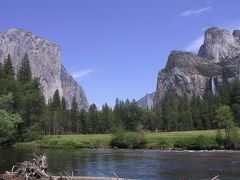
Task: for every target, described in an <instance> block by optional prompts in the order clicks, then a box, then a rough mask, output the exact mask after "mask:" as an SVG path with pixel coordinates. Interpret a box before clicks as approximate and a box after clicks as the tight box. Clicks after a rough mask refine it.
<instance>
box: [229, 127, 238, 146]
mask: <svg viewBox="0 0 240 180" xmlns="http://www.w3.org/2000/svg"><path fill="white" fill-rule="evenodd" d="M230 136H231V139H232V143H233V146H234V147H233V148H234V149H240V132H239V130H238V128H232V129H231V131H230Z"/></svg>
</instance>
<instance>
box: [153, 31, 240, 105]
mask: <svg viewBox="0 0 240 180" xmlns="http://www.w3.org/2000/svg"><path fill="white" fill-rule="evenodd" d="M239 54H240V31H239V30H235V31H234V32H233V34H231V33H230V32H229V31H227V30H224V29H219V28H209V29H207V30H206V32H205V39H204V44H203V45H202V46H201V47H200V50H199V53H198V55H195V54H193V53H190V52H181V51H172V52H171V53H170V55H169V57H168V62H167V65H166V67H165V68H164V69H162V70H161V71H160V72H159V73H158V80H157V88H156V94H155V97H154V100H153V102H154V104H156V103H157V102H159V101H161V99H162V98H163V97H164V95H165V94H166V92H167V91H168V90H169V89H171V90H174V91H175V92H176V94H177V95H178V96H182V95H183V94H186V95H187V96H188V97H192V96H193V95H196V96H200V97H204V95H205V94H206V93H207V92H209V91H212V93H213V94H217V93H218V90H219V87H220V86H221V85H223V84H224V83H230V82H232V81H233V80H234V79H236V78H240V56H239Z"/></svg>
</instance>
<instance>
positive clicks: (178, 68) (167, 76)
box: [155, 51, 208, 99]
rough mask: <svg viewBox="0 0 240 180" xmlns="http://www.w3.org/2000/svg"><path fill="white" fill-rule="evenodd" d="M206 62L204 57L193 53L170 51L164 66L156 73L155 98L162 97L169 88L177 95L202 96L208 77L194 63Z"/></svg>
mask: <svg viewBox="0 0 240 180" xmlns="http://www.w3.org/2000/svg"><path fill="white" fill-rule="evenodd" d="M206 62H207V61H206V59H203V58H201V57H198V56H196V55H194V54H193V53H189V52H181V51H172V52H171V53H170V55H169V57H168V63H167V66H166V68H165V69H163V70H161V71H160V72H159V74H158V81H157V90H156V95H155V99H162V98H163V96H164V95H165V94H166V92H167V91H168V90H169V89H173V90H174V91H175V92H176V94H177V95H179V96H182V95H183V94H186V95H188V96H189V97H191V96H193V95H194V94H196V95H200V96H203V95H204V92H205V86H206V82H207V80H208V79H207V78H206V77H205V76H203V75H202V74H201V73H200V72H199V71H198V69H197V66H196V65H197V64H200V63H201V64H204V63H206Z"/></svg>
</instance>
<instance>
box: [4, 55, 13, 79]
mask: <svg viewBox="0 0 240 180" xmlns="http://www.w3.org/2000/svg"><path fill="white" fill-rule="evenodd" d="M14 76H15V74H14V69H13V65H12V59H11V56H10V54H8V56H7V58H6V59H5V60H4V63H3V77H4V78H9V79H14Z"/></svg>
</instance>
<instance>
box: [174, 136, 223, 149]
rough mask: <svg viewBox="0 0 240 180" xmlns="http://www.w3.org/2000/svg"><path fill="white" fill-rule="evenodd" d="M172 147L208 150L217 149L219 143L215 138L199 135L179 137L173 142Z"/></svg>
mask: <svg viewBox="0 0 240 180" xmlns="http://www.w3.org/2000/svg"><path fill="white" fill-rule="evenodd" d="M174 147H176V148H181V149H187V150H210V149H218V148H219V145H218V143H217V141H216V139H215V138H213V137H204V136H202V135H200V136H198V137H194V138H192V137H190V138H182V139H179V140H178V141H176V142H175V144H174Z"/></svg>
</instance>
